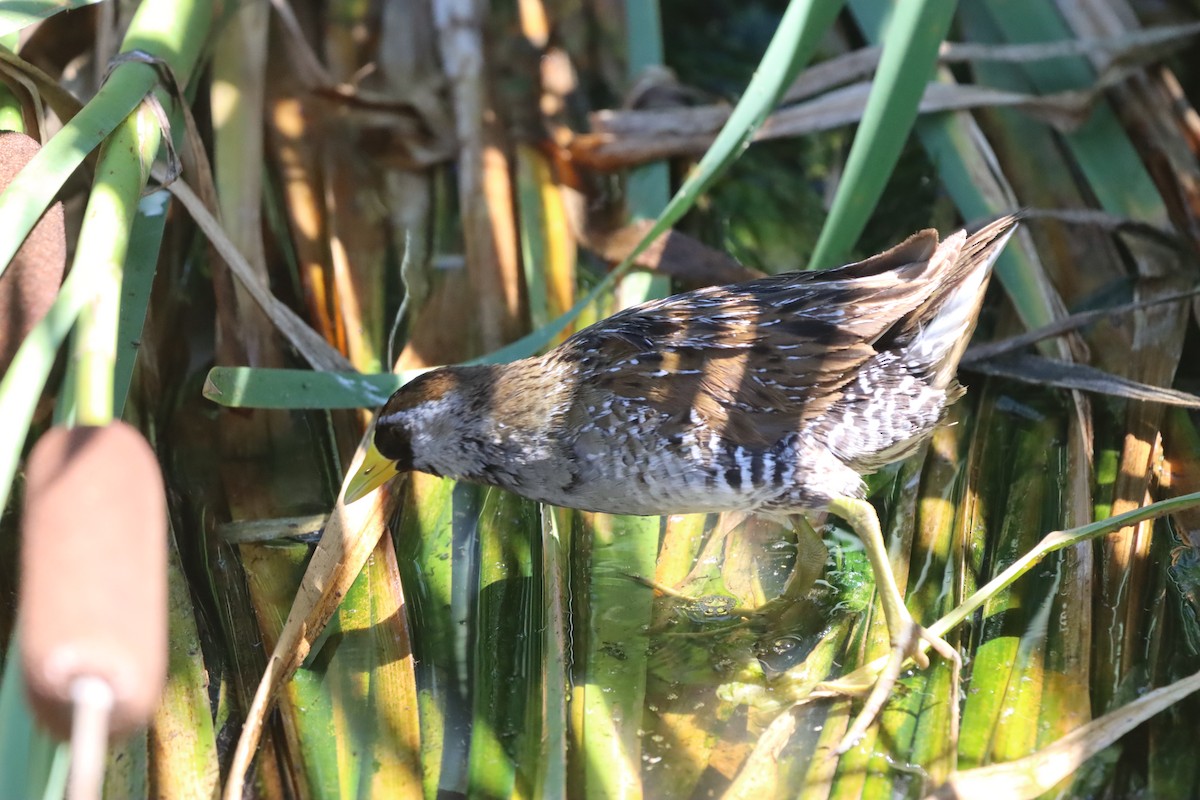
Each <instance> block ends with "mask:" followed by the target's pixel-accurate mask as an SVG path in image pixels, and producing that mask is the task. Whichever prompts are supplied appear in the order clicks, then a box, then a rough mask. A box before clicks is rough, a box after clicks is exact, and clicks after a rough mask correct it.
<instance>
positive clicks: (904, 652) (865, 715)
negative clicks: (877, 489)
mask: <svg viewBox="0 0 1200 800" xmlns="http://www.w3.org/2000/svg"><path fill="white" fill-rule="evenodd" d="M829 511H830V512H832V513H834V514H837V515H838V516H839V517H841V518H842V519H844V520H846V522H848V523H849V524H850V527H851V528H853V529H854V532H855V533H856V534H858V537H859V538H860V539H862V542H863V545H864V547H865V548H866V551H867V559H868V560H869V561H870V562H871V572H872V573H874V575H875V586H876V587H877V588H878V589H879V598H880V600H881V601H882V602H883V616H884V620H885V621H886V622H887V627H888V635H889V637H890V638H891V642H892V653H891V655H890V656H889V658H888V662H887V666H886V667H885V668H884V670H883V672H882V673H881V674H880V676H879V678H878V679H877V680H876V681H875V686H874V688H872V689H871V694H870V695H868V697H867V700H866V702H865V703H864V704H863V708H862V711H860V712H859V714H858V716H857V717H855V719H854V722H853V724H851V726H850V729H849V730H848V731H847V732H846V736H845V737H844V738H843V739H842V742H841V744H840V745H838V752H839V753H844V752H846V751H847V750H849V749H850V748H851V747H853V746H854V743H855V742H857V741H858V740H859V739H861V738H862V735H863V734H864V733H866V731H867V728H869V727H870V726H871V723H872V722H874V721H875V717H877V716H878V715H879V712H880V711H881V710H882V709H883V706H884V704H886V703H887V700H888V697H890V696H891V693H892V689H893V688H894V687H895V685H896V681H897V679H898V678H899V677H900V670H901V669H902V668H903V666H904V662H905V661H906V660H907V659H909V658H912V659H913V660H914V661H916V662H917V665H918V666H921V667H926V666H928V665H929V659H928V658H926V657H925V654H924V653H922V652H921V649H920V647H919V643H920V641H921V640H922V639H924V640H925V641H927V642H929V645H930V646H931V647H932V648H933V649H934V650H936V651H937V652H938V653H939V654H941V655H942V656H944V657H945V658H947V659H949V660H951V661H953V662H955V663H956V664H957V663H959V662H960V659H959V656H958V651H957V650H955V649H954V648H953V647H951V646H950V645H949V643H947V642H946V641H945V640H944V639H942V638H941V637H939V636H935V635H933V634H931V633H930V632H929V631H927V630H925V629H924V628H922V627H921V626H920V625H918V624H917V623H916V621H915V620H914V619H913V618H912V615H911V614H909V613H908V609H907V608H905V606H904V599H903V598H902V597H901V596H900V589H899V587H897V586H896V577H895V576H894V575H893V574H892V564H891V562H890V561H889V560H888V554H887V545H886V544H885V543H884V541H883V531H882V530H881V529H880V527H879V516H878V515H877V514H876V513H875V507H874V506H872V505H871V504H870V503H868V502H867V501H866V500H860V499H858V498H855V497H839V498H837V499H835V500H834V501H833V502H831V503H830V504H829Z"/></svg>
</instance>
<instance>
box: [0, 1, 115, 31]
mask: <svg viewBox="0 0 1200 800" xmlns="http://www.w3.org/2000/svg"><path fill="white" fill-rule="evenodd" d="M97 2H99V0H21V2H19V3H5V4H4V5H3V6H0V36H8V35H9V34H10V33H15V32H17V31H19V30H21V29H23V28H28V27H29V26H30V25H32V24H34V23H35V22H41V21H42V20H44V19H49V18H50V17H53V16H54V15H55V14H57V13H59V12H61V11H70V10H71V9H73V8H83V7H84V6H89V5H92V4H93V3H97Z"/></svg>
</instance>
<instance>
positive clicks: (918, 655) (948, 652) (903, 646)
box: [837, 613, 962, 755]
mask: <svg viewBox="0 0 1200 800" xmlns="http://www.w3.org/2000/svg"><path fill="white" fill-rule="evenodd" d="M905 616H906V617H907V620H906V621H905V622H904V624H901V625H898V626H896V629H893V630H892V651H891V653H889V654H888V660H887V663H886V664H885V665H884V667H883V671H882V672H880V673H879V676H878V677H877V678H876V679H875V685H874V686H872V687H871V693H870V694H869V695H867V699H866V701H865V702H864V703H863V707H862V710H861V711H859V712H858V716H857V717H855V718H854V722H853V723H851V725H850V728H849V730H847V731H846V735H845V736H843V737H842V741H841V743H840V744H838V747H837V752H838V755H841V754H842V753H845V752H846V751H847V750H849V749H850V748H851V747H853V746H854V745H855V744H857V743H858V741H859V739H861V738H862V737H863V735H864V734H865V733H866V732H867V728H869V727H871V723H873V722H874V721H875V719H876V718H877V717H878V716H879V712H880V711H882V710H883V707H884V705H886V704H887V701H888V698H890V697H891V696H892V692H893V690H894V689H895V688H896V683H897V681H898V680H899V679H900V672H901V670H902V669H903V668H904V662H905V661H907V660H908V659H910V658H911V659H912V660H913V661H914V662H915V663H916V665H917V666H918V667H920V668H922V669H924V668H925V667H927V666H929V658H928V656H926V655H925V650H924V648H923V647H922V646H921V643H922V642H927V643H928V645H929V647H930V648H932V649H933V650H934V651H935V652H937V654H938V655H940V656H942V657H943V658H945V659H946V660H948V661H950V662H951V663H952V664H954V665H955V668H956V669H955V674H956V675H957V673H958V669H957V668H958V667H959V666H961V664H962V659H961V658H960V657H959V655H958V651H957V650H955V649H954V648H953V647H951V646H950V643H949V642H947V641H946V640H945V639H943V638H942V637H940V636H936V635H934V634H932V633H930V632H929V631H928V630H926V629H925V628H923V627H921V626H920V625H918V624H917V623H916V621H914V620H913V619H912V617H909V616H908V615H907V613H906V614H905Z"/></svg>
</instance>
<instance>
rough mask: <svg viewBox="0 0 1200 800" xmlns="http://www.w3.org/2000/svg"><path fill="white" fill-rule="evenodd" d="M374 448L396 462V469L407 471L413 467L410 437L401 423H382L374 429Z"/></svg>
mask: <svg viewBox="0 0 1200 800" xmlns="http://www.w3.org/2000/svg"><path fill="white" fill-rule="evenodd" d="M375 448H376V449H377V450H379V453H380V455H382V456H384V457H385V458H390V459H392V460H393V461H395V462H396V469H397V470H399V471H400V472H408V471H410V470H411V469H412V468H413V450H412V438H411V437H410V436H409V435H408V430H407V429H406V428H405V427H404V426H403V425H382V426H380V427H379V428H376V430H375Z"/></svg>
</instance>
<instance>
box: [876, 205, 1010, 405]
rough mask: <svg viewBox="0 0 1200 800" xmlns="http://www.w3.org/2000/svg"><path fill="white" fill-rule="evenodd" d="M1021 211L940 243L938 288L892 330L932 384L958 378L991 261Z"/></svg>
mask: <svg viewBox="0 0 1200 800" xmlns="http://www.w3.org/2000/svg"><path fill="white" fill-rule="evenodd" d="M1017 223H1018V215H1015V214H1009V215H1006V216H1003V217H1000V218H999V219H997V220H995V221H994V222H991V223H989V224H988V225H986V226H984V227H983V228H981V229H980V230H978V231H976V232H975V233H973V234H970V235H969V236H968V235H966V234H965V233H964V232H959V233H957V234H955V235H954V236H951V237H949V238H948V239H946V241H944V242H942V243H941V244H940V245H939V246H938V251H937V252H936V253H935V254H934V260H942V261H944V262H945V263H944V264H938V265H937V271H938V272H939V273H940V272H942V271H943V270H944V274H940V275H938V276H937V278H936V281H937V283H938V284H939V288H938V289H937V290H936V291H934V292H933V294H931V295H930V296H929V299H928V300H926V301H925V302H924V303H923V304H922V305H921V306H920V307H919V308H917V309H915V310H914V311H913V312H912V313H910V314H908V315H907V316H906V317H905V318H904V319H903V320H901V321H900V322H899V323H898V324H897V327H896V328H895V329H893V330H894V335H895V336H896V342H897V344H900V343H901V342H903V345H902V347H903V349H904V352H905V360H906V361H908V362H909V363H910V365H912V366H914V367H916V368H917V369H918V370H920V371H921V372H923V373H925V374H926V375H927V376H928V378H927V380H928V381H929V385H931V386H933V387H937V388H947V387H949V386H950V384H951V382H952V381H953V380H954V374H955V372H956V371H957V370H958V362H959V360H960V359H961V358H962V354H963V351H964V350H966V347H967V343H968V342H969V341H970V339H971V334H972V333H973V332H974V330H975V323H976V321H977V320H978V318H979V308H980V306H981V305H982V303H983V295H984V292H985V291H987V286H988V281H989V279H990V278H991V275H992V266H993V265H994V264H995V262H996V258H997V257H999V255H1000V253H1001V251H1003V249H1004V245H1005V244H1006V243H1007V242H1008V239H1009V237H1010V236H1012V234H1013V232H1014V231H1016V229H1017Z"/></svg>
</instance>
